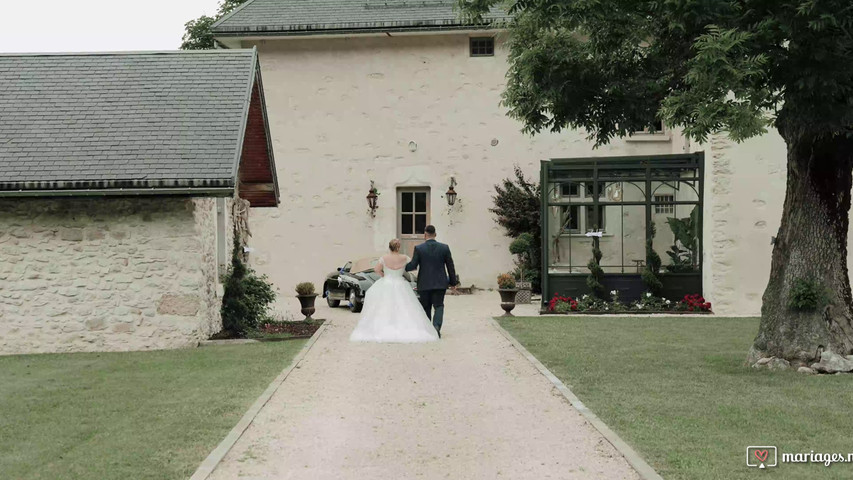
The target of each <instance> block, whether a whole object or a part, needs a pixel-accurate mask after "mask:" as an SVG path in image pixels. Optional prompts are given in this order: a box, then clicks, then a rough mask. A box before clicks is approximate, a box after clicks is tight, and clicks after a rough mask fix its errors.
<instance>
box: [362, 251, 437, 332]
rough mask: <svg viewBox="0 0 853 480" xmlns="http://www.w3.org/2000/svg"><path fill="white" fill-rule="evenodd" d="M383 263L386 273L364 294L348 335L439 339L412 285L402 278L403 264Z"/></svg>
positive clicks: (381, 260) (381, 261)
mask: <svg viewBox="0 0 853 480" xmlns="http://www.w3.org/2000/svg"><path fill="white" fill-rule="evenodd" d="M379 262H380V263H382V268H383V270H384V273H385V276H384V277H382V278H380V279H379V280H377V281H376V283H374V284H373V285H372V286H371V287H370V288H369V289H368V290H367V294H366V295H365V297H364V307H363V308H362V310H361V319H360V320H359V321H358V325H356V327H355V330H353V332H352V334H351V335H350V337H349V338H350V340H351V341H353V342H388V343H420V342H433V341H436V340H438V333H436V331H435V327H433V326H432V322H430V321H429V319H428V318H427V316H426V313H424V308H423V307H422V306H421V303H420V302H419V301H418V297H417V296H416V295H415V292H414V291H412V286H411V284H409V282H408V281H407V280H406V279H405V278H403V274H404V273H405V268H401V269H399V270H394V269H391V268H388V267H387V266H385V261H384V259H380V260H379Z"/></svg>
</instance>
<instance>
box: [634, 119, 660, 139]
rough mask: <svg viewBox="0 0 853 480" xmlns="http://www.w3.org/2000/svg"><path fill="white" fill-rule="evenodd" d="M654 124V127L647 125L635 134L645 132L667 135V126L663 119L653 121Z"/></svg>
mask: <svg viewBox="0 0 853 480" xmlns="http://www.w3.org/2000/svg"><path fill="white" fill-rule="evenodd" d="M652 125H653V126H652V127H646V128H644V129H642V130H638V131H636V132H634V133H635V134H636V133H645V134H647V135H665V134H666V128H665V127H664V125H663V121H661V120H655V121H654V123H652Z"/></svg>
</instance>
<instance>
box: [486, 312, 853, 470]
mask: <svg viewBox="0 0 853 480" xmlns="http://www.w3.org/2000/svg"><path fill="white" fill-rule="evenodd" d="M499 321H500V323H501V325H503V327H504V328H505V329H507V330H508V331H509V332H510V333H511V334H512V335H513V336H515V338H516V339H518V340H519V342H521V343H522V344H523V345H524V346H525V347H526V348H527V349H528V350H530V352H531V353H532V354H533V355H535V356H536V357H537V358H538V359H539V360H540V361H541V362H542V363H543V364H545V366H547V367H548V368H549V369H550V370H551V371H552V372H553V373H554V374H555V375H557V377H559V378H560V379H561V380H562V381H563V382H564V383H565V384H566V385H567V386H569V388H570V389H571V390H572V391H573V392H574V393H575V394H576V395H577V396H578V397H579V398H580V399H581V400H582V401H583V402H584V403H585V404H586V405H587V406H589V408H590V409H591V410H592V411H593V412H595V413H596V414H597V415H598V416H599V417H601V419H602V420H603V421H604V422H605V423H606V424H607V425H609V426H610V427H611V428H612V429H613V430H614V431H616V432H617V433H618V434H619V435H620V436H621V437H622V438H623V439H624V440H625V441H627V442H628V443H629V444H630V445H631V446H633V447H634V449H635V450H637V451H638V452H639V453H640V454H641V455H642V456H643V457H644V458H645V459H646V461H647V462H649V464H651V465H652V467H654V468H655V469H656V470H657V471H658V473H660V474H661V475H662V476H663V477H664V478H665V479H668V480H669V479H672V480H675V479H679V480H681V479H683V480H705V479H707V480H719V479H723V480H736V479H753V478H756V477H757V475H759V473H761V474H764V473H765V472H758V471H756V470H757V469H755V468H747V467H746V447H747V446H748V445H775V446H777V447H778V452H779V460H780V462H781V454H782V453H783V452H786V453H800V452H802V453H809V452H810V451H812V450H813V451H814V452H815V453H818V452H820V453H836V452H837V453H844V454H845V456H846V454H847V453H848V452H850V453H853V415H851V412H853V377H851V376H845V375H838V376H808V375H803V374H798V373H796V372H769V371H756V370H753V369H751V368H748V367H745V366H744V365H743V362H744V360H745V358H746V353H747V351H748V349H749V346H750V345H751V344H752V340H753V338H754V336H755V333H756V332H757V331H758V320H757V319H729V318H715V317H702V318H698V319H696V318H685V317H676V318H610V317H598V316H596V317H580V318H578V317H538V318H510V319H504V318H500V319H499ZM766 474H767V475H768V476H769V477H768V478H770V477H772V478H777V479H800V478H802V479H807V478H808V479H849V478H853V464H835V465H832V466H831V467H828V468H827V467H825V466H823V465H822V464H782V463H780V465H779V466H778V467H776V468H770V469H767V470H766Z"/></svg>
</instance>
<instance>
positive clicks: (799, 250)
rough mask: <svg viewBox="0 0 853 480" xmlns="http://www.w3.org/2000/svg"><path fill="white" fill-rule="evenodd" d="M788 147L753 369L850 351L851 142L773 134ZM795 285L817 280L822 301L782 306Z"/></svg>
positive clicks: (852, 325) (784, 131) (795, 131)
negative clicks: (760, 363) (807, 307)
mask: <svg viewBox="0 0 853 480" xmlns="http://www.w3.org/2000/svg"><path fill="white" fill-rule="evenodd" d="M780 133H781V134H782V137H783V138H784V139H785V142H786V143H787V145H788V186H787V192H786V195H785V205H784V209H783V210H782V224H781V226H780V227H779V233H778V236H777V237H776V242H775V245H774V247H773V258H772V263H771V267H770V281H769V282H768V284H767V289H766V290H765V291H764V297H763V304H762V307H761V326H760V327H759V330H758V336H756V338H755V342H754V344H753V347H752V349H751V350H750V352H749V357H748V358H747V362H748V363H750V364H752V363H754V362H755V361H756V360H758V359H759V358H762V357H770V356H775V357H778V358H783V359H785V360H788V361H791V362H792V364H793V365H795V366H796V365H803V364H809V363H811V362H814V361H819V360H820V353H821V352H822V351H824V350H830V351H833V352H835V353H838V354H840V355H849V354H851V353H853V308H851V307H853V302H851V295H850V280H849V277H848V274H847V227H848V224H849V216H848V215H849V210H850V188H851V181H853V141H851V140H850V139H848V138H844V137H830V136H819V135H815V134H814V133H811V132H805V131H803V130H802V129H785V128H780ZM797 280H806V281H811V282H816V283H817V284H819V285H820V286H821V287H822V288H823V289H824V290H825V292H826V295H827V298H826V301H825V302H822V304H821V305H820V306H819V307H818V308H817V309H816V310H811V311H802V310H795V309H792V308H791V307H790V306H789V301H790V299H791V288H792V286H793V285H794V284H795V283H796V281H797Z"/></svg>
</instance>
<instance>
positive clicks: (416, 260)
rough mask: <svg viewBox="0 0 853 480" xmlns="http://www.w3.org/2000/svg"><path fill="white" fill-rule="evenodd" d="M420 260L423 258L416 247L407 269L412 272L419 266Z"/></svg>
mask: <svg viewBox="0 0 853 480" xmlns="http://www.w3.org/2000/svg"><path fill="white" fill-rule="evenodd" d="M420 262H421V259H420V257H419V256H418V249H417V247H416V248H415V253H413V254H412V261H411V262H409V263H407V264H406V271H407V272H411V271H412V270H415V269H416V268H418V265H420Z"/></svg>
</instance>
